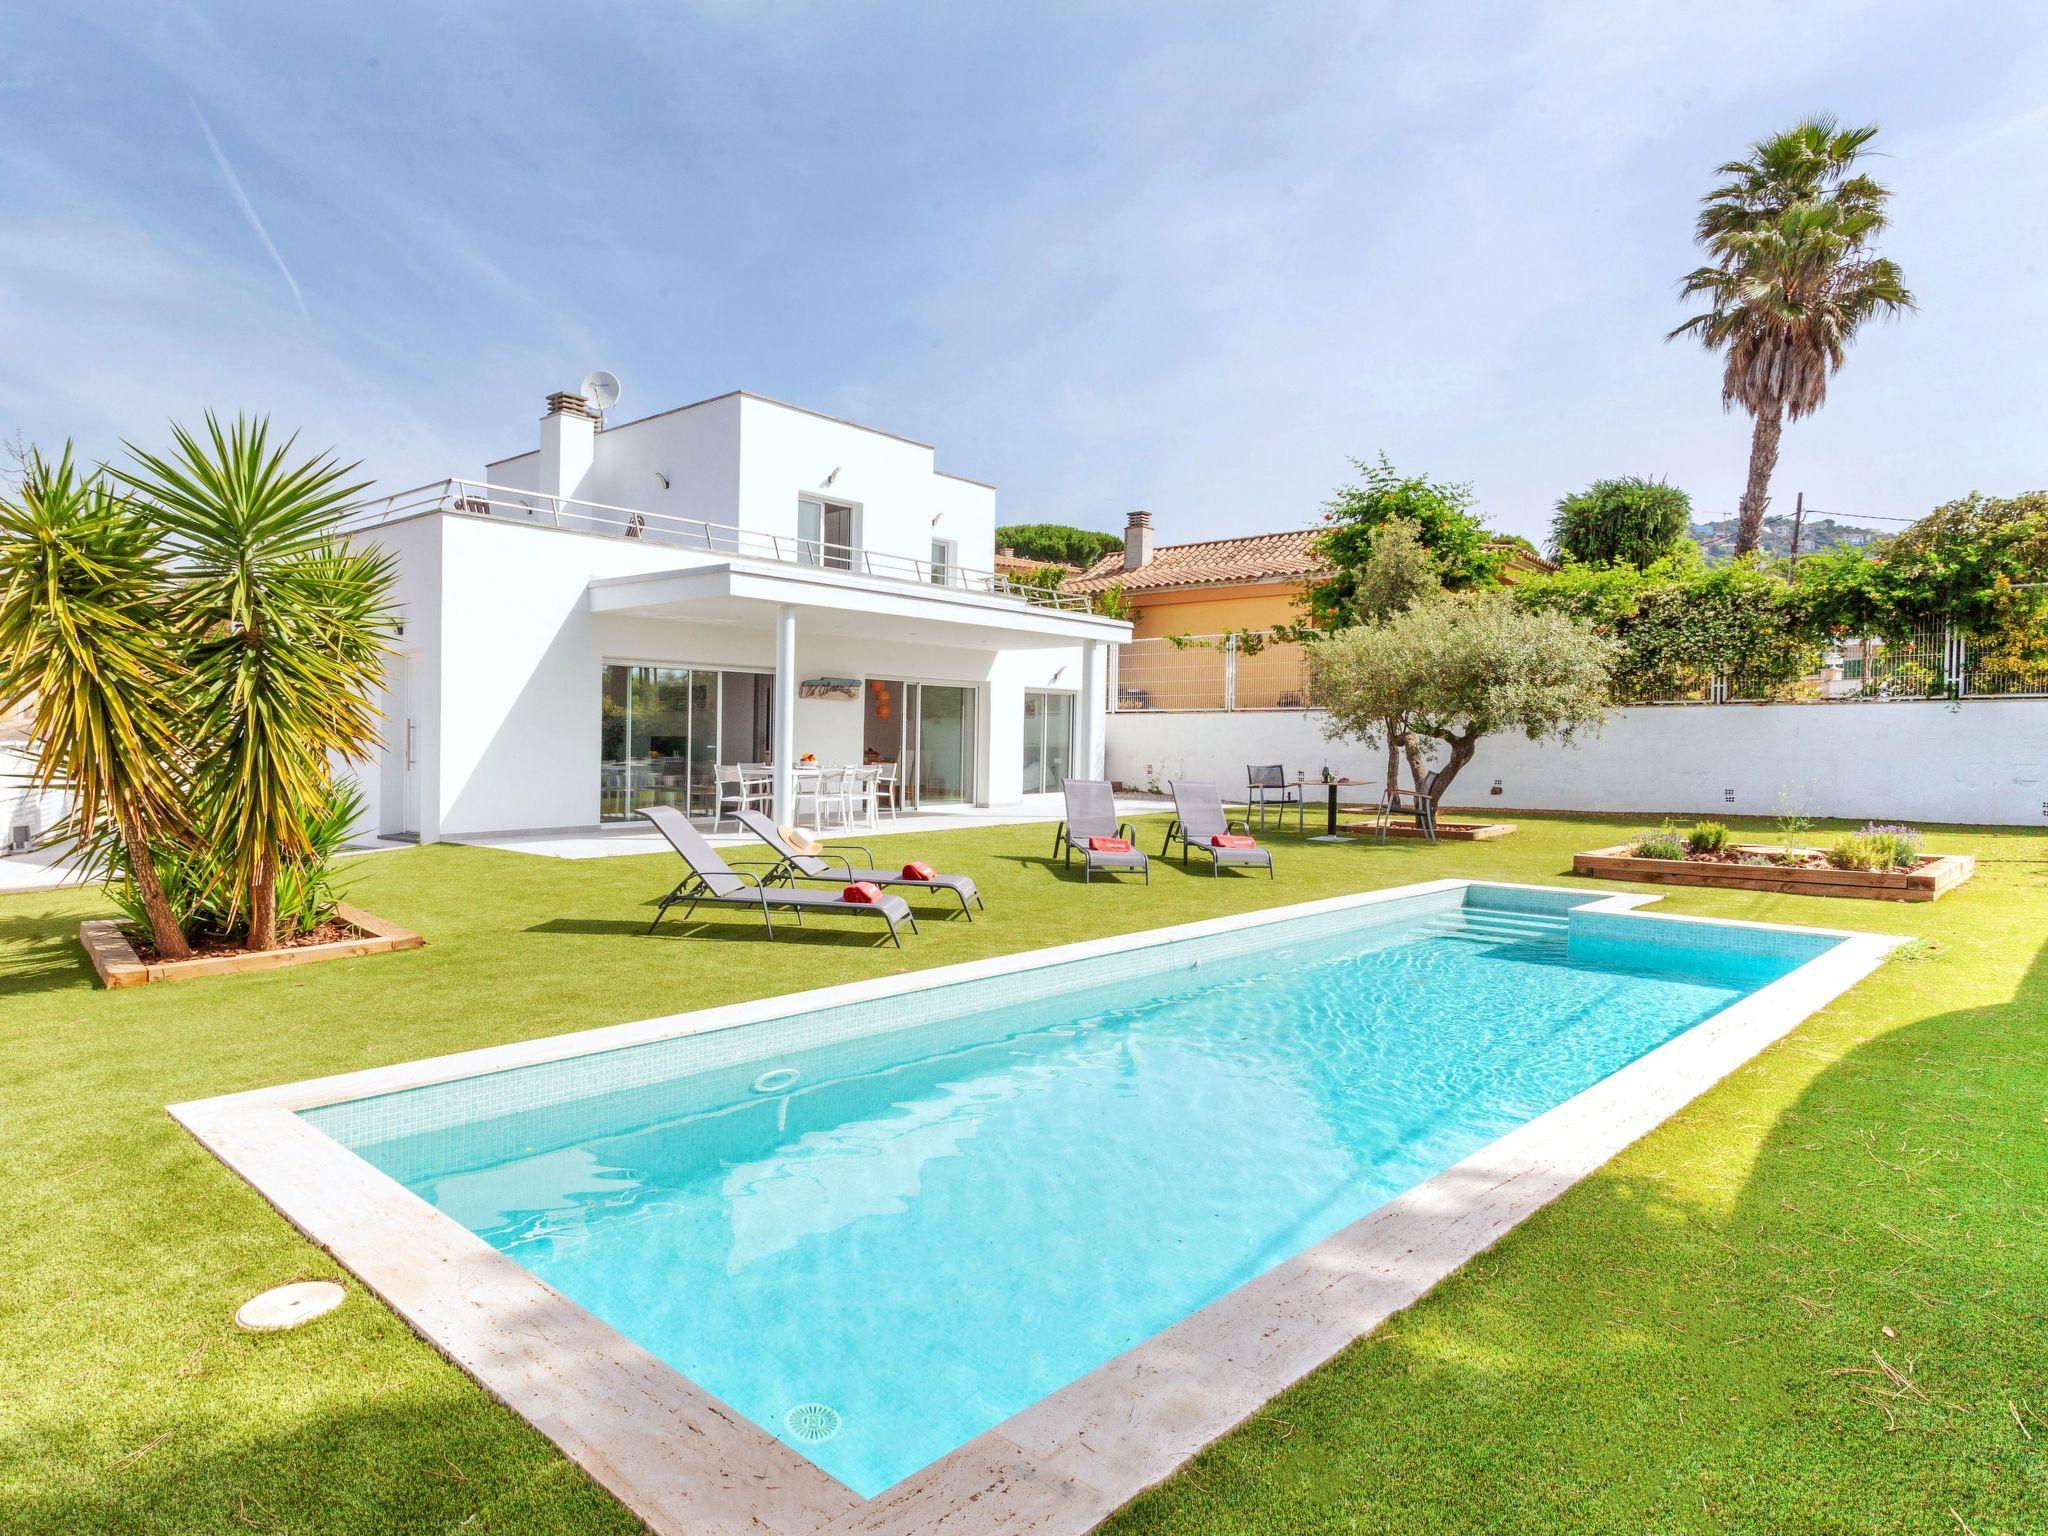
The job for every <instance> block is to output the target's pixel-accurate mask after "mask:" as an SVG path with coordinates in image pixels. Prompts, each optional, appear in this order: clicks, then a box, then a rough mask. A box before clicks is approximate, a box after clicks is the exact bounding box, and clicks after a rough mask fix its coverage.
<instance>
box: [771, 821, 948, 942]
mask: <svg viewBox="0 0 2048 1536" xmlns="http://www.w3.org/2000/svg"><path fill="white" fill-rule="evenodd" d="M733 815H734V818H735V819H736V820H737V821H738V822H739V824H740V825H741V826H743V827H745V828H746V829H747V830H748V831H749V832H751V833H753V834H754V836H756V837H758V838H759V839H761V841H762V842H764V843H766V844H767V845H768V846H769V848H770V849H772V850H773V851H774V853H775V855H776V857H777V858H778V859H779V860H780V861H781V862H780V863H778V864H776V866H775V867H774V868H773V869H771V870H770V871H769V872H768V873H767V875H765V876H764V877H763V879H764V881H765V883H766V884H769V885H774V884H776V883H777V882H778V881H780V882H784V883H788V882H794V881H797V880H829V881H834V882H836V883H838V884H840V885H852V884H853V883H854V882H856V881H866V882H867V883H868V884H870V885H879V886H883V887H885V888H887V887H892V886H902V887H904V888H905V889H908V890H918V891H951V892H952V893H953V894H954V895H955V896H957V897H958V898H959V899H960V910H961V911H962V912H965V913H966V914H967V921H969V922H970V923H971V922H973V921H974V913H973V912H972V911H971V910H970V909H969V905H968V904H969V903H970V902H971V903H972V904H973V905H974V906H977V907H981V908H982V910H983V911H987V910H988V908H987V906H986V904H985V903H984V902H983V901H982V899H981V892H980V891H978V890H976V889H975V888H974V882H973V881H972V880H970V879H968V878H967V876H965V875H941V874H936V873H935V874H933V875H932V876H931V878H930V879H925V878H923V877H921V876H916V875H909V874H905V873H903V872H902V871H901V870H898V871H897V872H896V873H894V874H891V873H889V871H887V870H882V869H875V868H873V867H872V866H873V864H874V862H875V856H874V855H873V854H872V853H869V852H868V851H867V849H865V848H862V847H860V846H859V845H857V844H849V845H847V847H848V848H849V849H850V851H851V852H852V853H857V854H859V855H860V856H861V857H862V858H863V859H865V860H866V861H867V862H868V864H869V866H870V867H869V868H866V869H861V868H858V867H856V866H855V864H854V862H853V860H852V859H851V858H850V857H849V856H848V854H847V853H845V852H841V851H839V850H837V849H830V848H820V849H817V850H816V851H812V850H809V849H804V848H799V847H797V846H796V845H795V844H794V843H792V842H790V841H789V839H788V838H786V837H784V836H783V835H782V829H781V828H780V827H778V826H776V825H775V823H774V821H772V820H771V819H770V818H768V817H766V816H763V815H762V814H761V813H760V812H759V811H744V810H743V811H735V812H734V813H733ZM835 863H836V864H838V865H839V866H840V867H839V868H838V869H836V870H835V869H834V868H833V867H832V866H833V864H835Z"/></svg>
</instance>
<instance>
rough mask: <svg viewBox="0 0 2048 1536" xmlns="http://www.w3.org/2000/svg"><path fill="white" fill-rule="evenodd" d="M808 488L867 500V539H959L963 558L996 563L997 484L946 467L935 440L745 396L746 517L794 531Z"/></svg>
mask: <svg viewBox="0 0 2048 1536" xmlns="http://www.w3.org/2000/svg"><path fill="white" fill-rule="evenodd" d="M834 470H837V471H838V474H837V475H836V476H833V479H832V484H831V485H829V486H827V485H826V484H825V480H826V477H827V476H830V475H832V474H833V471H834ZM799 496H819V497H823V498H824V499H826V500H828V501H839V502H850V503H852V504H853V505H855V506H857V507H858V508H860V544H861V547H862V548H864V549H869V550H873V551H876V552H877V553H880V554H886V555H903V556H907V557H909V558H912V559H917V560H923V559H926V558H928V557H929V556H930V554H931V541H932V540H933V539H935V538H939V539H951V540H953V541H954V542H955V543H956V544H957V545H958V546H959V554H958V559H959V561H960V563H961V564H962V565H966V566H972V567H974V568H976V569H979V570H984V571H985V570H988V569H990V568H991V567H992V566H993V565H994V564H995V554H996V493H995V492H994V491H992V490H990V489H989V488H988V487H987V486H985V485H976V484H974V483H973V482H972V481H968V480H960V479H955V478H953V477H952V476H949V475H941V474H939V473H938V472H937V470H936V469H935V468H934V467H933V454H932V450H931V449H929V448H926V447H924V446H922V445H921V444H918V443H912V442H906V441H905V440H903V439H902V438H896V437H890V436H888V435H886V434H884V433H880V432H870V431H868V430H866V429H865V428H862V427H855V426H850V425H848V424H847V423H845V422H839V421H832V420H829V419H827V418H826V417H823V416H814V415H812V414H811V413H810V412H808V411H799V410H795V409H793V408H792V407H790V406H786V405H778V404H776V403H775V402H774V401H772V400H758V399H755V398H753V397H752V396H743V397H741V402H740V489H739V517H738V519H737V520H738V522H739V524H740V526H741V527H743V528H750V529H755V530H757V531H759V532H762V533H773V534H780V535H783V536H793V535H794V534H795V533H796V504H797V498H798V497H799Z"/></svg>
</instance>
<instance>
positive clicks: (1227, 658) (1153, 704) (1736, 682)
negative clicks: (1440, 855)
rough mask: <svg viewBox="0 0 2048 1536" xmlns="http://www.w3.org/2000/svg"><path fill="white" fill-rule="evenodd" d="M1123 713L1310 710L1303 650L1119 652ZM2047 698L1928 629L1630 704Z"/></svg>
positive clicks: (2017, 666) (1240, 642) (1186, 647)
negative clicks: (1754, 676)
mask: <svg viewBox="0 0 2048 1536" xmlns="http://www.w3.org/2000/svg"><path fill="white" fill-rule="evenodd" d="M1115 677H1116V687H1115V690H1114V694H1113V697H1114V698H1115V701H1116V702H1115V708H1116V709H1117V710H1118V711H1119V712H1123V713H1135V712H1138V711H1143V710H1161V711H1174V710H1213V709H1228V710H1258V709H1304V708H1307V707H1308V702H1309V698H1308V678H1307V666H1306V661H1305V658H1304V656H1303V653H1302V647H1301V646H1299V645H1297V644H1294V643H1292V642H1284V641H1271V640H1256V639H1252V640H1248V639H1246V637H1244V636H1241V635H1232V634H1222V635H1179V636H1176V637H1174V638H1173V639H1154V640H1134V641H1132V642H1131V643H1130V644H1128V645H1123V646H1119V647H1117V648H1116V660H1115ZM2043 697H2048V657H2042V656H2036V655H2031V654H2028V653H2025V652H2019V651H2015V650H2013V649H2011V648H2010V647H2009V646H2002V645H2001V644H2000V643H1999V642H1998V640H1997V639H1996V638H1995V637H1988V638H1987V637H1982V636H1975V635H1968V634H1965V633H1964V632H1963V631H1962V630H1960V629H1957V628H1955V627H1954V626H1952V625H1946V624H1937V625H1927V626H1924V627H1923V628H1921V629H1919V630H1916V631H1914V632H1913V633H1910V634H1905V635H1897V636H1892V637H1890V638H1878V637H1867V638H1860V639H1842V640H1836V641H1833V642H1831V643H1830V644H1829V645H1827V646H1825V647H1822V648H1821V655H1820V665H1819V666H1818V667H1817V668H1815V670H1813V671H1812V672H1810V673H1808V674H1807V675H1805V676H1803V677H1800V678H1797V679H1795V680H1793V681H1792V682H1790V683H1788V684H1784V685H1782V686H1775V687H1769V688H1765V687H1760V686H1756V685H1755V684H1754V683H1753V682H1752V681H1751V680H1749V679H1746V678H1744V677H1741V676H1740V675H1730V674H1726V673H1712V672H1706V671H1701V672H1698V673H1696V674H1692V673H1689V674H1684V675H1681V676H1678V677H1667V678H1664V679H1662V680H1660V682H1659V683H1658V684H1657V685H1656V686H1655V687H1654V688H1653V689H1652V690H1650V691H1649V692H1648V693H1647V694H1646V695H1644V696H1640V697H1628V696H1624V697H1623V699H1622V702H1624V703H1628V704H1773V703H1776V704H1833V703H1855V702H1871V701H1880V700H1885V699H1963V698H1975V699H1983V698H2043Z"/></svg>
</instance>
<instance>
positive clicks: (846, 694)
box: [797, 677, 860, 700]
mask: <svg viewBox="0 0 2048 1536" xmlns="http://www.w3.org/2000/svg"><path fill="white" fill-rule="evenodd" d="M797 697H798V698H802V699H848V700H851V699H857V698H859V697H860V683H859V681H858V680H857V679H855V678H851V677H807V678H805V679H804V680H803V682H802V683H801V684H799V685H798V687H797Z"/></svg>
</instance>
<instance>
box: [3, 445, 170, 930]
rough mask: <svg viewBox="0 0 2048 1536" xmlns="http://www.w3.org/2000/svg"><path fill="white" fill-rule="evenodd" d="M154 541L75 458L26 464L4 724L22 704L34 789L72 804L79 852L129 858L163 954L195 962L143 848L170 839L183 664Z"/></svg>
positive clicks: (10, 528) (9, 592) (8, 549)
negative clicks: (101, 848)
mask: <svg viewBox="0 0 2048 1536" xmlns="http://www.w3.org/2000/svg"><path fill="white" fill-rule="evenodd" d="M166 589H167V571H166V567H165V561H164V552H163V549H162V545H161V541H160V539H159V537H158V534H157V532H156V531H155V530H154V529H153V528H151V527H150V525H149V524H148V523H147V522H146V521H144V520H143V519H142V518H141V517H139V516H138V515H137V513H136V510H135V508H134V506H133V505H132V504H131V503H130V502H128V501H127V500H126V499H125V498H123V497H121V496H120V495H118V494H116V493H115V492H113V491H112V490H110V489H109V487H108V486H107V483H106V481H105V480H104V478H103V477H102V476H100V475H99V474H97V473H91V474H86V473H81V472H80V471H79V470H78V469H77V467H76V466H75V465H74V464H73V463H72V458H71V445H70V444H68V443H67V444H65V446H64V452H63V454H62V455H61V456H60V457H59V459H58V460H57V462H56V463H55V464H51V463H49V462H47V461H46V460H45V459H44V458H43V457H42V456H41V455H40V454H38V453H35V452H33V451H31V452H30V453H29V454H28V456H27V458H26V461H25V463H24V473H23V475H22V483H21V493H20V497H19V499H18V500H16V501H8V500H5V499H0V711H7V710H12V709H14V708H15V707H16V706H17V705H20V704H22V703H24V702H27V703H28V704H29V707H30V709H31V712H32V723H31V725H30V727H29V731H30V737H31V739H32V740H33V741H34V742H35V745H36V761H35V768H34V770H33V774H32V778H31V783H32V785H33V787H34V788H35V789H37V790H43V789H48V788H50V787H52V786H54V785H60V784H61V785H62V786H64V787H65V788H66V789H67V790H68V791H69V792H70V794H71V797H72V808H71V813H70V818H69V821H70V830H71V833H72V835H73V837H74V838H75V840H76V842H77V844H78V846H79V847H80V848H87V847H90V846H91V844H92V841H93V838H94V834H95V833H96V832H97V831H99V830H100V829H102V828H103V827H104V826H105V824H106V823H107V822H108V821H111V822H112V823H113V828H114V832H115V835H116V836H117V837H118V838H119V840H120V844H121V846H122V848H123V850H124V851H125V852H126V855H127V863H128V870H129V875H130V878H131V879H132V880H133V881H134V884H135V889H136V892H137V894H138V895H139V896H140V897H141V899H142V905H143V909H144V911H145V912H146V913H147V914H148V916H149V931H150V938H151V940H152V941H153V942H154V943H155V945H156V951H157V953H158V955H160V956H162V957H163V958H164V959H167V960H182V959H184V958H186V957H187V956H188V955H190V954H191V952H192V951H191V948H190V946H189V945H187V943H186V941H185V935H184V933H183V931H182V930H181V929H180V927H179V924H178V920H177V917H176V916H175V915H174V914H173V913H172V911H171V907H170V903H169V901H168V900H167V899H166V898H165V895H164V888H163V882H162V881H161V880H160V879H159V878H158V875H157V868H156V861H155V859H154V858H153V856H152V854H151V838H152V836H162V835H164V834H165V833H166V831H169V832H173V833H175V832H176V831H177V830H178V817H177V806H178V803H179V798H180V795H179V790H180V786H179V784H178V783H177V781H176V768H175V764H176V763H177V762H178V760H179V754H180V749H179V732H178V699H179V695H180V689H181V686H182V679H181V676H180V674H179V667H178V662H177V660H176V658H175V655H174V653H173V651H172V649H171V648H170V647H168V646H167V645H166V644H165V643H164V635H163V631H162V628H161V624H160V615H161V613H162V611H163V606H164V602H165V598H166Z"/></svg>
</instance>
